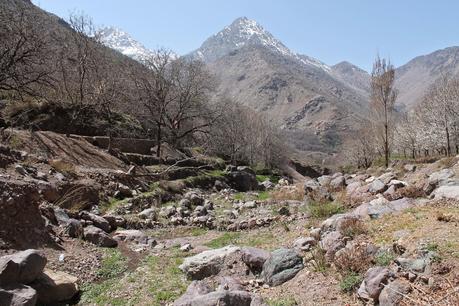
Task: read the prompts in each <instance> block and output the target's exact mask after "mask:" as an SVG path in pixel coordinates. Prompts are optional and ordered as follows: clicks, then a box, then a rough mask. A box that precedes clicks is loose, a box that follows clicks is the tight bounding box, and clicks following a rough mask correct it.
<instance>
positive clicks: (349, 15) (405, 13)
mask: <svg viewBox="0 0 459 306" xmlns="http://www.w3.org/2000/svg"><path fill="white" fill-rule="evenodd" d="M33 2H34V3H35V4H37V5H39V6H40V7H41V8H43V9H45V10H47V11H50V12H52V13H55V14H56V15H58V16H61V17H64V18H67V17H68V16H69V13H70V12H72V11H75V10H76V11H83V12H85V13H86V14H88V15H90V16H91V17H92V18H93V19H94V21H95V23H96V24H97V25H106V26H112V25H113V26H117V27H119V28H121V29H123V30H125V31H127V32H129V33H130V34H131V35H132V36H133V37H134V38H135V39H137V40H139V41H140V42H142V43H143V44H144V45H145V46H147V47H148V48H151V49H154V48H157V47H166V48H170V49H172V50H174V51H175V52H177V53H179V54H185V53H187V52H189V51H191V50H194V49H196V48H198V47H199V46H200V44H201V43H202V42H203V41H204V40H205V39H206V38H207V37H209V36H210V35H212V34H214V33H216V32H218V31H219V30H221V29H222V28H223V27H224V26H226V25H228V24H230V23H231V22H232V21H233V20H234V19H236V18H237V17H241V16H246V17H248V18H250V19H254V20H256V21H258V22H259V23H260V24H261V25H263V26H264V28H265V29H267V30H268V31H269V32H271V33H272V34H273V35H274V36H276V37H277V38H278V39H280V40H281V41H282V42H283V43H284V44H285V45H286V46H287V47H289V48H290V49H292V50H293V51H295V52H299V53H302V54H306V55H309V56H312V57H315V58H317V59H319V60H321V61H324V62H325V63H327V64H330V65H332V64H336V63H338V62H340V61H342V60H347V61H350V62H352V63H354V64H356V65H358V66H360V67H362V68H364V69H366V70H369V69H371V64H372V61H373V58H374V56H375V55H376V53H378V52H379V54H381V56H385V57H390V58H391V60H392V62H393V63H394V64H395V65H396V66H400V65H403V64H405V63H406V62H407V61H408V60H410V59H412V58H413V57H415V56H418V55H422V54H427V53H430V52H432V51H435V50H437V49H441V48H445V47H449V46H454V45H459V1H454V0H448V1H447V0H435V1H434V0H429V1H428V0H417V1H414V0H398V1H395V0H384V1H373V0H367V1H364V0H329V1H326V0H323V1H318V0H315V1H312V0H303V1H301V0H284V1H281V0H278V1H271V0H251V1H250V0H226V1H223V0H213V1H212V0H201V1H198V0H194V1H191V0H188V1H187V0H162V1H157V0H150V1H149V0H131V1H127V0H78V1H77V0H74V1H71V0H33Z"/></svg>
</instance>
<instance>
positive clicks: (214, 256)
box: [179, 246, 240, 280]
mask: <svg viewBox="0 0 459 306" xmlns="http://www.w3.org/2000/svg"><path fill="white" fill-rule="evenodd" d="M239 251H240V248H238V247H235V246H226V247H223V248H220V249H215V250H208V251H204V252H202V253H199V254H197V255H195V256H192V257H187V258H185V260H184V261H183V264H181V265H180V267H179V268H180V270H182V271H183V272H184V273H185V274H186V275H187V276H188V277H190V278H191V279H193V280H201V279H203V278H206V277H209V276H212V275H216V274H218V273H219V272H220V271H221V269H222V268H223V265H224V260H225V258H226V257H227V256H230V255H233V254H235V253H237V252H239Z"/></svg>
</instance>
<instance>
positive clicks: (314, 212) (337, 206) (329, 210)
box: [308, 202, 344, 219]
mask: <svg viewBox="0 0 459 306" xmlns="http://www.w3.org/2000/svg"><path fill="white" fill-rule="evenodd" d="M343 211H344V207H343V205H342V204H341V203H338V202H326V203H317V202H311V203H309V205H308V212H309V214H310V215H311V217H313V218H318V219H323V218H328V217H330V216H333V215H335V214H339V213H342V212H343Z"/></svg>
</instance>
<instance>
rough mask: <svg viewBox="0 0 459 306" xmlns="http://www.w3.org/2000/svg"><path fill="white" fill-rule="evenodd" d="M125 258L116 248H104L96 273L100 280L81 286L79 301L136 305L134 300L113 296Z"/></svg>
mask: <svg viewBox="0 0 459 306" xmlns="http://www.w3.org/2000/svg"><path fill="white" fill-rule="evenodd" d="M126 270H127V265H126V258H125V257H124V256H123V255H122V254H121V253H120V251H118V250H117V249H106V250H105V254H104V257H103V259H102V262H101V266H100V268H99V269H98V270H97V272H96V274H97V276H98V277H99V278H101V279H102V281H101V282H96V283H91V284H85V285H83V286H82V288H81V290H82V295H81V302H82V303H83V304H96V305H115V306H117V305H120V306H121V305H136V304H137V302H136V301H126V300H125V299H124V298H117V297H113V292H116V291H117V290H119V289H120V282H119V276H120V275H121V274H123V273H124V272H126Z"/></svg>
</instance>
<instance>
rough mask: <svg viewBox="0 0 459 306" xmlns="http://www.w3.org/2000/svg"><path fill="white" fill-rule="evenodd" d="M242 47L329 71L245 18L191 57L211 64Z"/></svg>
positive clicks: (202, 46) (206, 42) (213, 38)
mask: <svg viewBox="0 0 459 306" xmlns="http://www.w3.org/2000/svg"><path fill="white" fill-rule="evenodd" d="M244 46H263V47H265V48H268V49H270V50H271V51H274V52H276V53H279V54H281V55H283V56H287V57H291V58H294V59H295V60H297V61H299V62H300V63H302V64H306V65H312V66H315V67H318V68H320V69H323V70H326V71H329V70H330V67H328V66H327V65H325V64H324V63H322V62H320V61H319V60H316V59H314V58H311V57H308V56H305V55H299V54H296V53H294V52H292V51H291V50H290V49H289V48H287V47H286V46H285V45H284V44H283V43H282V42H281V41H280V40H278V39H277V38H275V37H274V36H273V35H272V34H271V33H270V32H268V31H267V30H265V29H264V28H263V26H261V25H260V24H259V23H257V22H256V21H254V20H251V19H249V18H247V17H240V18H237V19H236V20H234V21H233V22H232V23H231V24H230V25H229V26H226V27H225V28H223V30H221V31H220V32H218V33H217V34H214V35H212V36H211V37H209V38H208V39H207V40H206V41H205V42H204V43H203V44H202V45H201V47H200V48H199V49H197V50H196V51H194V52H192V53H191V56H193V57H195V58H199V59H201V60H203V61H205V62H212V61H215V60H217V59H219V58H220V57H223V56H225V55H227V54H229V53H231V52H232V51H235V50H237V49H239V48H242V47H244Z"/></svg>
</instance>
